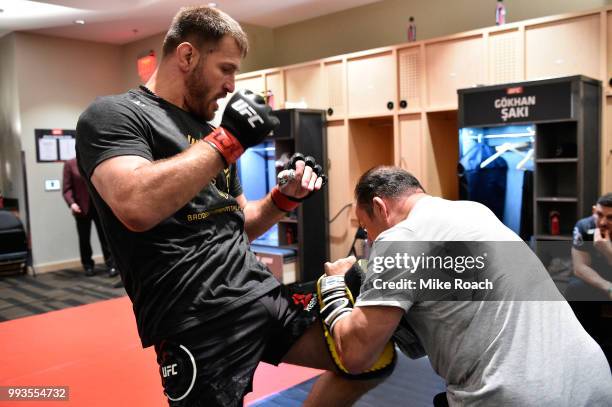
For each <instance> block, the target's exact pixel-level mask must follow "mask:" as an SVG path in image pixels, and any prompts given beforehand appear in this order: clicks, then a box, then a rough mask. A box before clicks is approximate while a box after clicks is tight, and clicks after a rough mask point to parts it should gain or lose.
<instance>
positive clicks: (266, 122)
mask: <svg viewBox="0 0 612 407" xmlns="http://www.w3.org/2000/svg"><path fill="white" fill-rule="evenodd" d="M271 112H272V108H270V106H268V105H266V103H265V101H264V99H263V98H262V97H261V96H260V95H256V94H254V93H253V92H251V91H250V90H240V91H238V92H236V93H234V95H233V96H232V97H231V98H230V100H229V101H228V102H227V106H226V108H225V112H223V117H222V119H221V126H220V127H219V128H218V129H216V130H215V131H213V132H212V133H210V134H209V135H208V136H206V137H205V138H204V140H205V141H207V142H208V143H210V144H211V145H212V146H214V147H215V148H216V149H217V150H218V151H219V153H220V154H221V155H222V156H223V158H224V159H225V162H226V163H227V164H232V163H234V162H236V160H238V158H239V157H240V156H241V155H242V153H244V150H246V149H247V148H249V147H252V146H254V145H256V144H259V143H261V142H262V140H263V139H264V138H265V137H266V136H267V135H268V134H270V132H271V131H272V130H274V129H275V128H276V127H277V126H278V125H279V123H280V122H279V120H278V118H277V117H276V116H273V115H272V114H271Z"/></svg>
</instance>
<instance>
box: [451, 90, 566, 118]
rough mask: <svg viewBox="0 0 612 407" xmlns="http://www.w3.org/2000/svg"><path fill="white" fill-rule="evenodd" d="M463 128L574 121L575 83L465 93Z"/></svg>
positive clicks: (461, 102) (461, 93)
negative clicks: (548, 121)
mask: <svg viewBox="0 0 612 407" xmlns="http://www.w3.org/2000/svg"><path fill="white" fill-rule="evenodd" d="M458 92H459V105H460V109H459V110H460V117H459V120H460V122H461V123H460V127H473V126H484V125H499V124H506V123H508V124H509V123H531V122H537V121H546V120H563V119H571V117H572V83H571V82H570V81H565V82H551V81H548V82H543V83H538V82H537V81H536V82H533V83H529V82H524V83H521V84H512V85H508V86H491V87H483V88H471V89H461V90H459V91H458Z"/></svg>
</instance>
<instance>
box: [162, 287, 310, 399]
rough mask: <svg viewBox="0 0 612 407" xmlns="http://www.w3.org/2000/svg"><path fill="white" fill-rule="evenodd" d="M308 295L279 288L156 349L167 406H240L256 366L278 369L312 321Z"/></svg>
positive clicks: (166, 340) (248, 390)
mask: <svg viewBox="0 0 612 407" xmlns="http://www.w3.org/2000/svg"><path fill="white" fill-rule="evenodd" d="M316 304H317V301H316V298H315V297H314V296H313V295H312V294H307V295H304V294H296V293H293V292H292V291H290V290H289V289H288V288H287V287H285V286H280V287H278V288H276V289H274V290H273V291H271V292H270V293H268V294H266V295H264V296H263V297H261V298H259V299H258V300H257V301H254V302H253V303H251V304H249V305H247V306H244V307H241V308H239V309H237V310H235V311H232V312H231V313H229V314H227V315H224V316H222V317H220V318H217V319H215V320H213V321H210V322H207V323H206V324H203V325H200V326H197V327H195V328H191V329H189V330H187V331H184V332H182V333H179V334H176V335H173V336H171V337H169V338H166V339H165V340H164V341H162V342H160V343H158V344H156V345H155V351H156V353H157V363H158V364H159V366H160V369H159V371H160V376H161V378H162V385H163V386H164V393H165V394H166V396H167V397H168V402H169V404H170V405H171V406H181V407H183V406H189V407H191V406H241V405H242V400H243V398H244V396H245V394H247V393H248V392H250V391H251V390H252V382H253V375H254V373H255V369H256V368H257V365H258V364H259V362H260V361H265V362H268V363H272V364H274V365H278V364H279V363H280V362H281V360H282V359H283V357H284V356H285V354H286V353H287V352H288V351H289V349H290V348H291V346H292V345H293V344H294V343H295V342H296V341H297V339H298V338H299V337H300V336H302V334H303V333H304V332H305V331H306V329H307V328H308V327H309V326H310V325H312V323H313V322H314V321H315V320H316V319H317V316H318V311H317V305H316Z"/></svg>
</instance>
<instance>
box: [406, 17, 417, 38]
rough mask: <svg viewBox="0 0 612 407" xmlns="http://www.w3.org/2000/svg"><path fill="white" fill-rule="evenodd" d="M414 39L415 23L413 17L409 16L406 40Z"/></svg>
mask: <svg viewBox="0 0 612 407" xmlns="http://www.w3.org/2000/svg"><path fill="white" fill-rule="evenodd" d="M414 41H416V23H415V22H414V17H412V16H411V17H410V24H408V42H414Z"/></svg>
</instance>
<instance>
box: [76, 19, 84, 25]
mask: <svg viewBox="0 0 612 407" xmlns="http://www.w3.org/2000/svg"><path fill="white" fill-rule="evenodd" d="M74 23H75V24H79V25H83V24H85V20H74Z"/></svg>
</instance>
